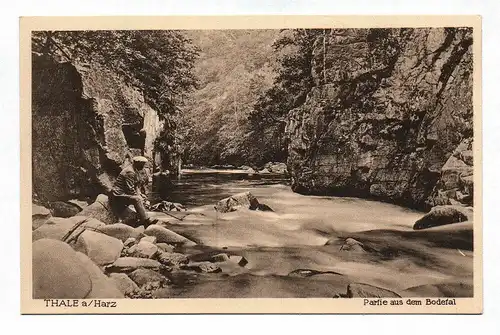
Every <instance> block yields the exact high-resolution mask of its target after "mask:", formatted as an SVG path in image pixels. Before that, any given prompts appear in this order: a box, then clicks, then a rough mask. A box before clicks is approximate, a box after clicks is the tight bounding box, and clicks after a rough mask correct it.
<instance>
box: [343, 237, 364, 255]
mask: <svg viewBox="0 0 500 335" xmlns="http://www.w3.org/2000/svg"><path fill="white" fill-rule="evenodd" d="M340 250H343V251H355V252H363V251H364V245H363V243H361V242H359V241H357V240H355V239H353V238H351V237H348V238H347V239H346V240H345V242H344V244H343V245H342V246H341V247H340Z"/></svg>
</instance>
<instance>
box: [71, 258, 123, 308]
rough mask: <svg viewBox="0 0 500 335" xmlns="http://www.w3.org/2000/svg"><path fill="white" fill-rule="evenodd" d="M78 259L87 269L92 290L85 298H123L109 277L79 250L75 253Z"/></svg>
mask: <svg viewBox="0 0 500 335" xmlns="http://www.w3.org/2000/svg"><path fill="white" fill-rule="evenodd" d="M76 255H77V257H78V259H79V260H80V261H81V262H82V264H84V266H85V269H86V270H87V272H88V274H89V276H90V281H91V282H92V290H91V291H90V293H89V294H88V295H87V296H86V298H87V299H92V298H101V299H120V298H124V296H123V293H122V292H121V291H120V290H119V289H118V287H117V286H116V285H115V282H114V281H113V280H111V278H109V277H107V276H106V275H105V274H104V273H103V272H102V271H101V269H99V267H98V266H97V265H95V264H94V263H93V262H92V260H90V258H89V257H87V256H86V255H84V254H82V253H81V252H77V253H76Z"/></svg>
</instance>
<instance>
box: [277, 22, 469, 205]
mask: <svg viewBox="0 0 500 335" xmlns="http://www.w3.org/2000/svg"><path fill="white" fill-rule="evenodd" d="M311 67H312V70H313V72H312V73H313V78H314V82H315V86H314V88H313V89H312V90H311V92H310V93H309V95H308V97H307V99H306V101H305V103H304V104H303V105H301V106H300V107H298V108H296V109H294V110H292V111H290V113H289V117H288V124H287V130H286V132H287V137H288V139H289V148H288V149H289V150H288V152H289V157H288V168H289V171H290V173H291V175H292V188H293V189H294V191H296V192H300V193H304V194H333V195H344V196H360V197H374V198H377V199H380V200H385V201H390V202H394V203H399V204H403V205H406V206H409V207H416V208H425V207H428V206H433V205H436V204H444V203H453V202H454V201H459V202H464V203H465V204H467V205H470V204H471V202H472V194H467V192H469V193H470V192H472V187H471V185H470V183H471V179H472V157H471V153H472V145H473V143H472V135H473V133H472V131H473V125H472V116H473V106H472V30H471V29H467V28H460V29H455V28H454V29H448V28H443V29H441V28H434V29H343V30H340V29H338V30H337V29H335V30H327V31H325V35H324V37H319V38H318V39H317V40H316V43H315V50H314V57H313V61H312V64H311ZM464 151H465V154H464V155H465V156H464V155H462V152H464ZM451 157H458V158H457V159H452V158H451ZM464 157H465V158H464ZM450 159H451V160H452V161H451V162H450V161H449V160H450ZM457 162H458V163H457ZM445 165H446V166H445ZM467 185H469V186H467Z"/></svg>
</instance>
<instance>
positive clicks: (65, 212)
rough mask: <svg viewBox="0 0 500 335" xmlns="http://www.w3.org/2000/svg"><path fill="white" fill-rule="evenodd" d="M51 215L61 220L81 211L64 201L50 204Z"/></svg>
mask: <svg viewBox="0 0 500 335" xmlns="http://www.w3.org/2000/svg"><path fill="white" fill-rule="evenodd" d="M50 209H51V210H52V215H53V216H57V217H61V218H70V217H72V216H75V215H77V214H78V213H79V212H80V211H81V210H82V209H81V208H80V207H78V206H75V205H74V204H72V203H69V202H64V201H54V202H51V203H50Z"/></svg>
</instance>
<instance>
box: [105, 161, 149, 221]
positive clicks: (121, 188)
mask: <svg viewBox="0 0 500 335" xmlns="http://www.w3.org/2000/svg"><path fill="white" fill-rule="evenodd" d="M147 162H148V160H147V158H146V157H143V156H136V157H134V158H133V159H132V165H129V166H127V167H125V168H124V169H123V170H122V171H121V172H120V175H119V176H118V178H116V181H115V184H114V186H113V190H112V192H111V204H112V206H113V207H114V208H115V209H116V210H118V211H121V210H123V209H125V208H126V207H127V206H129V205H134V207H135V210H136V211H137V214H139V219H140V223H141V224H142V225H144V227H145V228H146V227H147V226H149V225H152V224H154V223H156V222H157V221H158V220H157V219H151V218H149V217H148V215H147V213H146V208H145V207H144V201H145V200H146V196H145V195H144V194H143V193H142V192H141V191H142V190H143V189H144V185H143V182H144V181H143V177H142V176H141V173H140V172H141V171H142V170H143V169H144V165H146V163H147Z"/></svg>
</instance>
